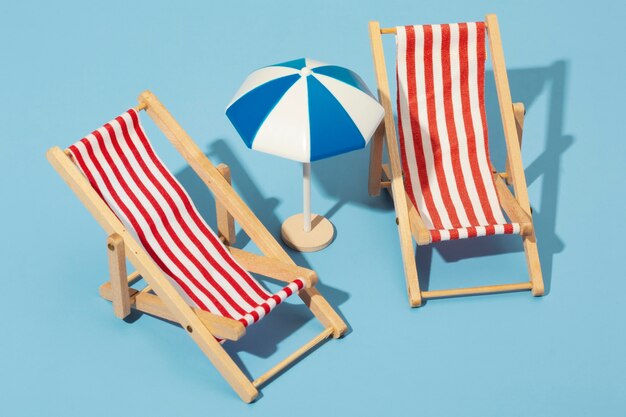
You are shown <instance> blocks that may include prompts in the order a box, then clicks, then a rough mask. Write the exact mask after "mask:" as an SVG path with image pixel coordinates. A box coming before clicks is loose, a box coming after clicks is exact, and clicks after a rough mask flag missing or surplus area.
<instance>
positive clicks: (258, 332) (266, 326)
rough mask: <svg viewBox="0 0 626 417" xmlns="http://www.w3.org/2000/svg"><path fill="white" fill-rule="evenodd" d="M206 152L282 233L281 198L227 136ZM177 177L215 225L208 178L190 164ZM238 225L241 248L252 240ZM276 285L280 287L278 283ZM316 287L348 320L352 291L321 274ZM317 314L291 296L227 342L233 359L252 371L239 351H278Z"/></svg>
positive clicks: (299, 258)
mask: <svg viewBox="0 0 626 417" xmlns="http://www.w3.org/2000/svg"><path fill="white" fill-rule="evenodd" d="M206 155H207V157H209V159H211V161H212V162H213V163H214V164H215V165H217V164H218V163H225V164H227V165H228V166H229V167H230V170H231V176H232V182H233V185H234V186H235V188H236V189H237V192H238V193H239V195H240V196H241V197H242V199H243V200H244V201H245V202H246V204H248V205H249V206H250V208H251V209H252V211H253V212H254V213H255V215H256V216H257V217H258V218H259V220H260V221H261V223H263V224H264V225H265V227H266V228H267V229H268V230H269V231H270V233H272V234H273V235H274V236H277V235H278V234H279V233H280V232H279V231H280V226H281V223H282V222H281V221H280V219H279V218H278V216H277V215H276V213H275V210H276V208H277V207H278V204H279V203H280V200H279V199H277V198H274V197H266V196H264V195H263V194H262V193H261V192H260V191H259V188H258V187H257V186H256V184H255V182H254V180H253V178H252V176H251V175H250V174H249V173H248V170H247V169H246V168H245V167H244V166H243V164H242V163H241V162H240V161H239V160H238V158H237V157H236V155H235V154H234V152H233V151H232V149H231V148H230V145H229V143H228V142H227V141H226V140H225V139H216V140H214V141H213V142H212V143H211V144H210V145H209V146H208V149H207V151H206ZM176 178H178V180H179V181H180V182H181V184H182V185H183V187H184V188H185V190H187V192H188V193H189V195H190V197H191V199H192V200H193V201H194V203H195V204H196V207H197V208H198V211H199V212H200V214H201V215H202V217H203V218H204V219H205V220H206V221H207V222H208V223H209V225H211V226H212V227H213V228H214V229H215V226H216V220H215V213H216V210H215V200H214V198H213V195H212V193H211V192H210V190H209V189H208V188H207V187H206V185H205V184H204V182H203V181H202V180H201V179H200V178H199V177H198V175H197V174H196V173H195V172H194V171H193V169H192V168H191V167H190V166H187V167H185V168H184V169H183V170H182V171H180V172H179V173H177V174H176ZM235 226H236V230H237V235H236V242H235V245H234V246H236V247H240V248H241V247H244V246H246V245H247V244H248V243H250V238H249V237H248V235H247V234H246V233H245V232H244V231H243V230H242V229H241V228H240V227H239V225H237V224H236V225H235ZM277 241H278V242H279V243H280V244H281V245H282V246H283V248H284V249H285V250H286V251H287V253H288V254H289V256H290V257H291V258H292V259H293V260H294V261H295V262H296V263H297V264H298V265H300V266H303V267H305V268H310V269H313V268H311V265H309V263H308V262H307V260H306V258H305V257H304V256H303V255H302V253H300V252H297V251H294V250H292V249H290V248H289V247H287V246H286V245H284V244H283V242H282V241H281V240H280V239H279V238H278V239H277ZM253 243H254V242H252V244H253ZM257 278H259V281H261V282H263V284H266V283H270V282H273V283H276V281H274V280H269V279H266V278H265V277H260V276H259V277H257ZM272 288H277V289H278V287H277V286H275V285H274V286H273V287H272ZM316 288H317V289H318V290H319V291H320V293H321V294H322V295H323V296H324V298H326V300H327V301H328V302H329V303H330V305H331V306H333V308H334V309H335V311H337V313H338V314H339V315H340V317H341V318H342V319H343V320H344V321H345V322H346V323H348V321H347V320H346V319H345V317H344V316H343V314H342V313H341V311H340V310H339V309H338V308H337V307H338V306H339V305H341V304H342V303H344V302H345V301H346V300H348V298H349V297H350V295H349V293H347V292H345V291H342V290H340V289H337V288H334V287H331V286H329V285H327V284H324V283H323V277H320V281H319V282H318V284H317V285H316ZM313 318H314V316H313V315H312V314H311V312H310V310H309V309H308V307H306V306H305V305H304V304H302V303H301V302H299V300H296V301H295V302H294V303H292V302H291V300H288V301H286V302H284V303H282V304H281V305H280V306H278V307H277V308H276V309H274V310H273V311H272V313H271V314H269V315H268V316H267V317H265V318H263V320H261V321H260V322H258V323H256V324H254V325H253V326H250V327H249V328H248V329H246V336H245V337H243V338H242V339H241V340H239V341H237V342H235V343H230V342H226V343H225V344H224V348H225V349H226V350H227V351H228V352H229V353H230V354H231V356H232V357H233V360H234V361H235V362H236V363H237V364H238V365H239V366H240V367H241V369H242V370H243V371H244V373H248V374H249V372H248V370H247V368H246V366H245V364H243V363H242V361H241V360H240V359H239V356H238V353H240V352H247V353H249V354H252V355H254V356H257V357H261V358H268V357H270V356H272V355H273V354H274V353H275V352H276V351H277V346H278V344H279V343H280V342H281V341H282V340H285V339H287V338H288V337H289V336H291V335H292V334H293V333H294V332H296V331H297V330H298V329H299V328H301V327H303V326H304V325H305V324H306V323H308V322H309V321H310V320H311V319H313ZM350 331H351V328H350V325H349V324H348V332H347V333H350ZM347 333H346V334H347ZM248 376H250V375H248Z"/></svg>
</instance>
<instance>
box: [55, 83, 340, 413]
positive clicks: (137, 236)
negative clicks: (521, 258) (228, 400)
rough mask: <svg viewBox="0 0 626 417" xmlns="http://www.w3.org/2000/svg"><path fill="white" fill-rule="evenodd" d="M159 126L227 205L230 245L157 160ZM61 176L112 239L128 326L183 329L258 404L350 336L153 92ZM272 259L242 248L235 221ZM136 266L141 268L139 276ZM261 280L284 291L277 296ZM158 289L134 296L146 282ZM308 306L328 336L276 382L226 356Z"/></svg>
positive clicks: (224, 171) (224, 216) (81, 148)
mask: <svg viewBox="0 0 626 417" xmlns="http://www.w3.org/2000/svg"><path fill="white" fill-rule="evenodd" d="M141 110H146V112H147V113H148V115H149V116H150V117H151V118H152V120H153V121H154V122H155V123H156V125H157V126H158V127H159V128H160V129H161V130H162V131H163V133H164V134H165V136H166V137H167V138H168V139H169V140H170V141H171V142H172V144H173V145H174V146H175V147H176V149H177V150H178V151H179V152H180V153H181V154H182V155H183V157H184V158H185V159H186V160H187V161H188V162H189V164H190V165H191V167H192V168H193V169H194V171H195V172H196V173H197V174H198V175H199V176H200V178H201V179H202V180H203V181H204V182H205V184H206V185H207V186H208V187H209V189H210V190H211V191H212V192H213V194H214V196H215V199H216V205H217V207H216V213H217V224H218V227H217V229H218V234H219V236H218V235H216V234H215V233H214V232H213V231H212V230H211V228H210V227H209V226H208V225H207V224H206V222H205V221H204V220H203V219H202V217H200V215H199V213H198V211H197V210H196V208H195V206H194V205H193V202H192V201H191V199H190V198H189V195H188V194H187V193H186V192H185V190H184V189H183V188H182V186H181V184H180V183H179V182H178V181H177V180H176V178H175V177H174V176H173V175H172V174H171V172H170V171H168V169H167V168H166V167H165V165H164V164H163V163H162V162H161V160H160V159H159V157H158V156H157V155H156V154H155V152H154V149H153V148H152V145H151V144H150V142H149V141H148V139H147V137H146V135H145V132H144V130H143V128H142V127H141V124H140V122H139V116H138V114H139V112H140V111H141ZM47 157H48V160H49V161H50V163H51V164H52V166H53V167H54V168H55V169H56V170H57V171H58V173H59V174H60V175H61V177H63V179H64V180H65V182H67V184H68V185H69V186H70V187H71V189H72V190H73V191H74V192H75V193H76V195H77V196H78V198H79V199H80V200H81V201H82V202H83V204H85V206H86V207H87V208H88V210H89V211H90V212H91V214H92V215H93V216H94V217H95V218H96V220H97V221H98V222H99V223H100V225H101V226H102V227H103V228H104V230H105V231H106V233H107V234H108V235H109V236H108V239H107V248H108V254H109V267H110V280H109V282H107V283H105V284H103V285H102V286H101V287H100V294H101V295H102V297H104V298H105V299H108V300H111V301H112V302H113V309H114V312H115V315H116V316H118V317H120V318H124V317H126V316H128V315H129V314H130V311H131V308H133V309H136V310H138V311H142V312H145V313H148V314H151V315H154V316H158V317H161V318H164V319H167V320H170V321H174V322H176V323H179V324H180V325H181V327H182V328H183V329H185V330H186V332H187V333H188V334H189V336H191V338H192V339H193V340H194V341H195V342H196V343H197V344H198V346H199V347H200V349H201V350H202V351H203V352H204V354H205V355H206V356H207V357H208V359H209V360H210V361H211V362H212V363H213V365H214V366H215V367H216V368H217V370H218V371H219V372H220V373H221V374H222V375H223V376H224V378H225V379H226V380H227V381H228V383H229V384H230V385H231V386H232V388H233V389H234V390H235V391H236V392H237V394H238V395H239V396H240V397H241V398H242V399H243V400H244V401H246V402H251V401H253V400H254V399H255V398H256V397H257V395H258V390H257V389H258V388H259V387H260V386H261V385H263V384H264V383H265V382H267V381H268V380H269V379H271V378H273V377H274V376H275V375H276V374H278V373H279V372H281V371H282V370H284V369H285V368H286V367H287V366H289V365H290V364H291V363H293V362H294V361H295V360H296V359H298V358H299V357H301V356H302V355H304V354H305V353H306V352H307V351H309V350H310V349H312V348H313V347H315V346H316V345H317V344H319V343H321V342H322V341H323V340H325V339H327V338H329V337H330V336H332V337H335V338H338V337H340V336H342V335H343V334H344V332H345V331H346V329H347V327H346V324H345V323H344V322H343V321H342V319H341V318H340V317H339V316H338V314H337V313H336V312H335V311H334V310H333V309H332V307H331V306H330V305H329V304H328V302H327V301H326V300H325V299H324V298H323V297H322V296H321V295H320V293H319V292H318V291H317V290H316V289H315V288H314V285H315V283H316V282H317V275H316V274H315V272H314V271H312V270H309V269H306V268H301V267H298V266H296V265H295V264H294V262H293V261H292V260H291V258H290V257H289V256H288V255H287V253H286V252H285V251H284V250H283V249H282V248H281V246H280V245H279V244H278V243H277V242H276V240H275V239H274V238H273V237H272V235H271V234H270V233H269V232H268V231H267V229H266V228H265V227H264V226H263V225H262V224H261V222H260V221H259V220H258V219H257V217H256V216H255V215H254V214H253V213H252V211H251V210H250V209H249V208H248V206H246V204H245V203H244V202H243V201H242V199H241V198H240V197H239V196H238V195H237V194H236V192H235V191H234V189H233V188H232V186H231V184H230V173H229V170H228V167H227V166H226V165H220V166H218V167H215V166H214V165H213V164H212V163H211V162H210V161H209V160H208V158H207V157H206V156H205V155H204V154H203V153H202V151H201V150H200V149H199V148H198V146H197V145H196V144H195V143H194V142H193V141H192V139H191V138H190V137H189V136H188V135H187V133H186V132H185V131H184V130H183V129H182V128H181V126H180V125H179V124H178V123H177V122H176V121H175V120H174V118H173V117H172V116H171V115H170V113H169V112H168V111H167V110H166V109H165V107H164V106H163V105H162V104H161V103H160V102H159V100H158V99H157V98H156V97H155V96H154V95H153V94H152V93H150V92H149V91H146V92H143V93H142V94H141V95H140V96H139V106H138V107H136V108H132V109H130V110H128V111H127V112H126V113H124V114H122V115H121V116H119V117H117V118H116V119H114V120H112V121H111V122H109V123H107V124H106V125H104V126H103V127H101V128H100V129H98V130H96V131H94V132H93V133H92V134H90V135H88V136H86V137H85V138H83V139H81V140H80V141H78V142H76V143H75V144H73V145H72V146H70V147H69V148H68V149H67V150H65V151H62V150H61V149H59V148H58V147H54V148H51V149H50V150H49V151H48V153H47ZM235 220H236V221H237V222H239V224H240V225H241V227H242V229H243V230H244V231H245V232H246V233H247V234H248V235H249V236H250V238H251V239H252V241H254V243H255V244H256V245H257V246H258V247H259V249H260V250H261V252H263V254H264V255H265V256H260V255H255V254H252V253H249V252H245V251H243V250H240V249H236V248H234V247H232V246H231V245H232V244H233V243H234V241H235V232H234V221H235ZM126 258H128V260H129V261H130V263H131V264H132V265H133V266H134V267H135V268H136V272H133V273H131V274H130V275H128V274H127V271H126ZM250 272H253V273H257V274H261V275H264V276H268V277H270V278H273V279H276V280H279V281H284V282H285V283H286V286H285V287H284V288H282V289H281V290H280V291H278V292H276V293H275V294H271V293H270V292H268V291H267V290H266V289H265V288H264V287H263V286H261V285H260V284H259V282H258V281H257V280H256V279H254V278H253V277H252V276H251V275H250ZM142 278H143V279H144V280H145V281H146V284H147V286H146V287H145V288H143V289H141V290H139V291H138V290H136V289H134V288H132V287H131V285H133V284H134V283H135V282H137V281H138V280H140V279H142ZM296 293H298V295H299V296H300V298H301V299H302V300H303V301H304V303H305V304H306V305H307V306H308V307H309V309H310V310H311V311H312V313H313V314H314V315H315V316H316V317H317V318H318V319H319V320H320V322H321V323H322V325H323V326H324V331H323V332H321V333H320V334H319V335H318V336H316V337H315V338H314V339H312V340H311V341H310V342H308V343H306V344H305V345H304V346H302V347H301V348H299V349H298V350H297V351H296V352H294V353H293V354H291V355H290V356H289V357H287V358H286V359H285V360H283V361H281V362H280V363H278V364H277V365H276V366H275V367H273V368H272V369H270V370H269V371H268V372H267V373H265V374H264V375H262V376H261V377H259V378H258V379H256V380H254V381H250V380H249V379H248V377H247V376H246V375H245V374H244V373H243V371H242V370H241V369H240V368H239V367H238V366H237V365H236V363H235V362H234V361H233V359H232V358H231V357H230V356H229V355H228V353H227V352H226V351H225V350H224V348H223V347H222V343H223V342H224V341H226V340H238V339H240V338H241V337H242V336H243V335H244V334H245V332H246V327H247V326H250V325H251V324H253V323H255V322H257V321H259V320H260V319H261V318H263V317H264V316H265V315H267V314H268V313H269V312H270V311H271V310H272V309H273V308H274V307H276V306H277V305H278V304H280V303H281V302H282V301H283V300H285V299H286V298H287V297H289V296H290V295H292V294H296Z"/></svg>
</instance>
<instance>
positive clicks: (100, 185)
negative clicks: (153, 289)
mask: <svg viewBox="0 0 626 417" xmlns="http://www.w3.org/2000/svg"><path fill="white" fill-rule="evenodd" d="M100 132H101V131H100ZM107 136H108V134H107ZM85 139H87V140H88V141H89V142H90V143H91V145H92V150H93V152H94V156H96V158H97V153H96V152H98V153H99V152H100V151H99V149H98V148H99V146H98V144H97V141H96V138H95V137H94V136H93V135H89V136H87V137H86V138H85ZM74 146H76V148H77V149H78V151H79V152H80V154H81V155H82V157H83V161H84V163H85V165H86V166H87V170H88V171H89V172H90V174H91V176H92V177H93V179H94V181H95V182H96V184H97V186H98V189H99V190H100V193H101V194H102V197H103V198H104V200H105V201H106V202H107V204H108V205H109V206H110V207H111V208H112V209H113V211H114V212H115V213H116V214H117V216H118V217H120V218H121V219H122V221H123V223H124V225H125V226H126V228H127V229H128V230H129V231H131V233H132V234H133V235H134V236H135V237H137V241H138V242H141V240H140V239H139V238H138V235H137V233H136V231H135V229H134V227H133V226H132V224H131V223H130V220H129V219H128V218H127V217H126V215H125V214H124V211H123V210H122V209H121V208H120V206H118V204H117V202H116V200H115V199H114V198H113V195H112V194H111V193H110V192H109V190H108V188H107V187H106V185H105V183H104V178H103V177H102V176H101V175H100V173H99V172H98V170H97V169H96V167H95V164H94V162H93V160H92V159H91V157H90V156H89V155H88V153H87V150H86V146H85V145H84V144H83V143H82V142H77V143H76V144H75V145H74ZM100 165H101V166H102V164H100ZM106 167H108V164H106V165H105V166H102V168H103V170H104V171H105V175H106V178H107V179H109V181H111V185H112V187H113V188H114V189H115V190H116V191H117V194H118V197H119V199H120V200H121V201H122V202H123V203H124V204H125V205H127V207H128V208H129V211H131V210H130V206H129V205H128V204H129V203H130V201H129V198H128V196H127V195H126V194H125V193H124V192H123V191H121V190H117V187H115V186H114V185H113V181H114V179H112V178H109V177H110V175H109V174H108V173H107V171H106ZM109 171H110V170H109ZM131 204H132V203H131ZM132 214H133V215H135V213H134V212H133V213H132ZM137 221H139V219H137ZM152 249H153V250H154V252H155V254H156V255H157V256H158V257H159V259H162V258H163V256H164V253H163V252H162V250H161V248H160V247H158V246H156V247H155V246H153V247H152ZM168 266H169V265H168ZM170 269H171V270H172V272H174V273H175V274H176V275H179V276H182V275H183V274H182V273H181V272H180V270H178V268H177V267H176V266H175V265H173V268H170ZM186 284H187V283H186ZM175 288H176V289H177V291H178V292H179V293H183V292H184V291H182V289H180V287H179V286H178V284H177V285H176V286H175ZM190 288H191V290H192V291H193V286H191V287H190ZM194 294H196V293H195V291H194ZM181 295H182V294H181ZM186 300H187V301H188V302H190V303H191V305H196V304H195V303H194V302H193V300H191V298H189V297H188V296H187V297H186Z"/></svg>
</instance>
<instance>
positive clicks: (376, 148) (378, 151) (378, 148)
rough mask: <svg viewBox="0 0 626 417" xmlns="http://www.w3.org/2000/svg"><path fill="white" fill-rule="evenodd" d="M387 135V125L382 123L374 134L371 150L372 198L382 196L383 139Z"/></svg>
mask: <svg viewBox="0 0 626 417" xmlns="http://www.w3.org/2000/svg"><path fill="white" fill-rule="evenodd" d="M384 134H385V123H384V122H383V123H381V124H380V126H378V129H376V132H375V133H374V137H373V138H372V144H371V145H370V146H371V148H372V149H371V150H370V167H369V181H368V192H369V195H371V196H372V197H375V196H378V195H379V194H380V188H381V182H380V181H381V170H382V163H383V137H384Z"/></svg>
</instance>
